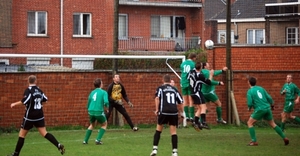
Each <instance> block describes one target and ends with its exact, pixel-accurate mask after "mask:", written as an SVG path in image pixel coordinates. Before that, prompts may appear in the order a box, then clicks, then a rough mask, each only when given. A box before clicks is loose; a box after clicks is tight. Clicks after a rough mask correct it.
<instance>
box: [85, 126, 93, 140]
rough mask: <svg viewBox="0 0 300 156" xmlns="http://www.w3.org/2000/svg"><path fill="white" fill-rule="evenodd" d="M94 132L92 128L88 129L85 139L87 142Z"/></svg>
mask: <svg viewBox="0 0 300 156" xmlns="http://www.w3.org/2000/svg"><path fill="white" fill-rule="evenodd" d="M91 134H92V130H91V129H87V130H86V133H85V137H84V141H85V142H86V143H87V142H88V141H89V138H90V136H91Z"/></svg>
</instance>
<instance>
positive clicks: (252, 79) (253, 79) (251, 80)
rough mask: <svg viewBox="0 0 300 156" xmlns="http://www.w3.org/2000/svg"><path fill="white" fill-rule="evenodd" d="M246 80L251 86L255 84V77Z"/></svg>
mask: <svg viewBox="0 0 300 156" xmlns="http://www.w3.org/2000/svg"><path fill="white" fill-rule="evenodd" d="M248 81H249V83H250V85H251V86H255V85H256V78H254V77H250V78H249V79H248Z"/></svg>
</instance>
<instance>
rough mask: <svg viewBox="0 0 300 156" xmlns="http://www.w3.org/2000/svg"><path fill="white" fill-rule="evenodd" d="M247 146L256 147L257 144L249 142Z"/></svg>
mask: <svg viewBox="0 0 300 156" xmlns="http://www.w3.org/2000/svg"><path fill="white" fill-rule="evenodd" d="M247 146H258V143H257V142H253V141H251V142H250V143H249V144H248V145H247Z"/></svg>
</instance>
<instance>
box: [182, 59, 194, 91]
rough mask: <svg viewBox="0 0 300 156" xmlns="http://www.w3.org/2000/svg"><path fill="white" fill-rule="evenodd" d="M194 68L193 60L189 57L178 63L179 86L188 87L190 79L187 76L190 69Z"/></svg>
mask: <svg viewBox="0 0 300 156" xmlns="http://www.w3.org/2000/svg"><path fill="white" fill-rule="evenodd" d="M194 68H195V62H194V61H193V60H191V59H188V60H185V61H184V62H182V63H181V65H180V71H181V80H180V86H181V87H189V85H190V80H189V79H188V78H187V76H188V74H189V72H190V70H192V69H194Z"/></svg>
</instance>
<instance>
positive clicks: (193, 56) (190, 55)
mask: <svg viewBox="0 0 300 156" xmlns="http://www.w3.org/2000/svg"><path fill="white" fill-rule="evenodd" d="M196 57H197V55H196V53H190V54H189V56H188V58H189V59H194V58H196Z"/></svg>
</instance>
